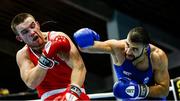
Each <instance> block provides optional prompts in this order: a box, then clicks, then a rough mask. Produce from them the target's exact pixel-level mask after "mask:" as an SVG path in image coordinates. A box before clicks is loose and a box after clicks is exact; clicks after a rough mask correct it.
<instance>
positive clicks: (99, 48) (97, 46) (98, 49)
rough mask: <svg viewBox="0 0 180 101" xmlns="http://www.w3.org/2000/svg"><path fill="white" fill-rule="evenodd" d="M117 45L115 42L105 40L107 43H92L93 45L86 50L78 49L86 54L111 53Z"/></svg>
mask: <svg viewBox="0 0 180 101" xmlns="http://www.w3.org/2000/svg"><path fill="white" fill-rule="evenodd" d="M116 44H118V41H117V40H107V41H103V42H102V41H94V45H93V46H91V47H87V48H80V51H82V52H86V53H107V54H111V53H113V48H114V46H116Z"/></svg>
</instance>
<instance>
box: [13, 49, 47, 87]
mask: <svg viewBox="0 0 180 101" xmlns="http://www.w3.org/2000/svg"><path fill="white" fill-rule="evenodd" d="M16 61H17V64H18V66H19V69H20V73H21V78H22V80H23V81H24V82H25V84H26V85H27V86H28V87H29V88H32V89H34V88H36V87H37V86H38V85H39V84H40V83H41V82H42V80H43V79H44V77H45V75H46V73H47V70H45V69H42V68H40V67H39V65H37V66H35V65H34V64H33V63H32V61H31V60H30V59H29V55H27V52H26V48H23V49H22V50H20V51H18V53H17V54H16Z"/></svg>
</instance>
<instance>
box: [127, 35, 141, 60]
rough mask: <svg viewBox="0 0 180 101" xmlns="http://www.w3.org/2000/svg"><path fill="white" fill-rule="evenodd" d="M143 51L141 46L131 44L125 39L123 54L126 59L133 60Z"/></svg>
mask: <svg viewBox="0 0 180 101" xmlns="http://www.w3.org/2000/svg"><path fill="white" fill-rule="evenodd" d="M143 50H144V45H143V44H139V43H134V42H131V40H129V38H127V39H126V44H125V53H126V58H127V59H129V60H133V59H135V58H136V57H139V56H140V55H141V54H142V52H143Z"/></svg>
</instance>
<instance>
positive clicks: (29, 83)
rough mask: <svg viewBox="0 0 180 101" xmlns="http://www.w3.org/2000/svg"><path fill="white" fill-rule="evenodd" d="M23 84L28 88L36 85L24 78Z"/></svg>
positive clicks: (33, 87)
mask: <svg viewBox="0 0 180 101" xmlns="http://www.w3.org/2000/svg"><path fill="white" fill-rule="evenodd" d="M25 84H26V86H27V87H28V88H30V89H35V88H36V87H37V85H36V84H35V83H34V82H33V81H30V80H26V81H25Z"/></svg>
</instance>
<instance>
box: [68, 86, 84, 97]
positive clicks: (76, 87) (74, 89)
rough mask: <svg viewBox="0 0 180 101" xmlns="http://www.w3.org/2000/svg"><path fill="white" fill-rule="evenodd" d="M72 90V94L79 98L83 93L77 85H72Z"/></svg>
mask: <svg viewBox="0 0 180 101" xmlns="http://www.w3.org/2000/svg"><path fill="white" fill-rule="evenodd" d="M70 90H71V91H72V92H74V93H76V94H77V95H78V96H80V95H81V93H82V91H81V88H80V87H79V86H78V85H76V84H71V85H70Z"/></svg>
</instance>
